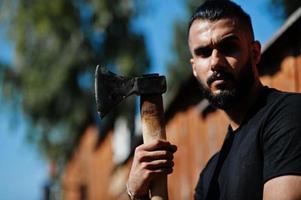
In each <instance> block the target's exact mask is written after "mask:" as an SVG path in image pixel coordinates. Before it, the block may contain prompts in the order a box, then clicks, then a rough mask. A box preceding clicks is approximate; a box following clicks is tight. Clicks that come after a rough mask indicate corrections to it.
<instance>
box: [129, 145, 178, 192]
mask: <svg viewBox="0 0 301 200" xmlns="http://www.w3.org/2000/svg"><path fill="white" fill-rule="evenodd" d="M176 150H177V147H176V146H175V145H172V144H170V143H169V142H168V141H165V140H154V141H152V142H151V143H149V144H142V145H140V146H138V147H137V148H136V150H135V154H134V159H133V163H132V167H131V170H130V174H129V179H128V183H127V189H128V192H129V193H130V194H131V195H133V196H135V197H145V196H148V192H149V187H150V183H151V181H152V179H153V178H154V177H155V176H157V175H161V174H170V173H172V170H173V166H174V163H173V154H174V152H175V151H176Z"/></svg>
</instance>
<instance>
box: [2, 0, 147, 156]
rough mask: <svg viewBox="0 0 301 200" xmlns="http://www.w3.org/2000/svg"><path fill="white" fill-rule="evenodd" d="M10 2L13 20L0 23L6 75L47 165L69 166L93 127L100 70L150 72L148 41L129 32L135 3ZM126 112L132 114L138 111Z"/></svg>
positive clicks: (124, 0) (9, 17) (84, 0)
mask: <svg viewBox="0 0 301 200" xmlns="http://www.w3.org/2000/svg"><path fill="white" fill-rule="evenodd" d="M1 3H3V2H1ZM5 3H6V4H7V5H9V6H8V7H9V8H10V9H11V10H10V12H9V13H10V14H9V15H6V16H5V17H2V18H0V19H2V20H3V19H6V20H8V21H10V22H11V23H10V33H11V37H12V39H13V40H14V43H15V45H16V61H15V63H16V64H15V65H16V66H14V67H12V68H9V70H2V71H5V74H7V76H6V77H8V78H7V79H6V81H7V83H8V84H11V85H13V88H14V89H15V91H16V93H19V94H20V96H21V98H22V107H23V109H24V112H25V114H26V115H27V116H28V119H29V121H30V122H31V125H32V126H31V129H30V130H29V131H28V132H29V134H28V137H29V138H30V140H31V141H33V142H34V143H36V144H38V146H39V147H40V150H41V152H42V153H43V154H44V155H45V156H46V157H47V158H49V159H52V160H57V161H61V160H66V159H67V158H68V156H69V155H70V154H71V152H72V150H73V149H74V147H76V145H77V143H78V140H79V138H80V136H81V134H82V133H83V131H84V129H85V128H86V127H87V126H88V125H89V124H91V123H95V120H96V106H95V100H94V70H95V67H96V65H97V64H100V65H103V66H106V67H108V68H110V69H111V70H112V71H115V72H117V73H121V74H123V75H129V76H133V75H137V74H141V73H143V72H144V71H145V70H146V69H147V67H148V66H149V60H148V55H147V53H146V50H145V43H144V38H143V36H142V35H140V34H138V33H135V32H133V31H132V30H131V27H130V23H131V20H132V19H133V18H134V17H135V16H136V15H137V14H138V13H137V12H136V10H135V8H136V5H135V3H134V1H132V0H115V1H111V0H101V1H99V0H51V1H47V0H18V1H11V2H10V1H6V2H5ZM1 10H3V7H2V8H1ZM9 74H10V75H9ZM8 75H9V76H8ZM10 77H11V78H10ZM131 103H132V105H133V104H134V101H132V102H131ZM129 107H130V108H132V110H131V111H127V112H133V109H134V108H135V106H129ZM112 120H113V119H112Z"/></svg>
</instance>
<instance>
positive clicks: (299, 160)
mask: <svg viewBox="0 0 301 200" xmlns="http://www.w3.org/2000/svg"><path fill="white" fill-rule="evenodd" d="M262 150H263V160H264V164H263V165H264V166H263V180H264V182H266V181H268V180H270V179H272V178H275V177H278V176H283V175H301V95H289V96H286V97H285V98H284V99H282V101H281V102H280V103H278V105H276V106H275V107H274V109H273V111H272V112H271V115H270V116H269V117H268V118H267V123H266V126H265V127H264V134H263V149H262Z"/></svg>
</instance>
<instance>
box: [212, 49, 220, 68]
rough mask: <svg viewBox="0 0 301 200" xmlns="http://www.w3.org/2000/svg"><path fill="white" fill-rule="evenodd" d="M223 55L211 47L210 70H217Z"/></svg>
mask: <svg viewBox="0 0 301 200" xmlns="http://www.w3.org/2000/svg"><path fill="white" fill-rule="evenodd" d="M222 60H223V55H222V54H221V53H220V52H219V51H218V50H217V49H213V50H212V54H211V58H210V68H211V70H213V71H215V70H218V68H219V67H221V65H222V63H221V62H222Z"/></svg>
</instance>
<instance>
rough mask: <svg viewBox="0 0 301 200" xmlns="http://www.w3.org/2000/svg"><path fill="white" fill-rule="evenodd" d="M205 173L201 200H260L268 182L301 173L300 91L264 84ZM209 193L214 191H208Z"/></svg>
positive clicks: (200, 183)
mask: <svg viewBox="0 0 301 200" xmlns="http://www.w3.org/2000/svg"><path fill="white" fill-rule="evenodd" d="M256 102H257V103H256V105H255V106H254V107H253V108H252V109H251V111H250V112H249V114H248V117H247V119H246V120H245V121H244V122H243V123H242V124H241V125H240V127H239V128H238V129H237V130H235V131H232V129H231V127H229V129H228V133H227V136H226V139H225V142H224V144H223V147H222V149H221V151H220V152H219V153H217V154H215V155H214V156H213V157H212V158H211V159H210V160H209V162H208V163H207V165H206V167H205V168H204V170H203V171H202V173H201V175H200V178H199V181H198V184H197V187H196V190H195V199H197V200H205V199H206V200H215V199H219V200H248V199H249V200H257V199H258V200H259V199H262V194H263V185H264V183H265V182H266V181H268V180H270V179H272V178H274V177H278V176H282V175H301V95H300V94H295V93H285V92H280V91H277V90H275V89H270V88H267V87H264V89H262V91H261V93H260V96H259V97H258V100H257V101H256ZM208 191H210V192H208Z"/></svg>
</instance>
